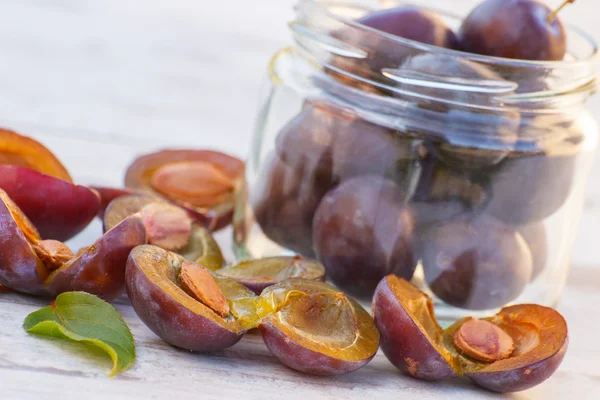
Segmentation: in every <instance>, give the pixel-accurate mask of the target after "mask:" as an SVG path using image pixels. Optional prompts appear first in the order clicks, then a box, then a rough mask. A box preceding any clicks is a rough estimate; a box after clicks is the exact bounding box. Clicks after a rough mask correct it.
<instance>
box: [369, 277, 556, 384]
mask: <svg viewBox="0 0 600 400" xmlns="http://www.w3.org/2000/svg"><path fill="white" fill-rule="evenodd" d="M373 311H374V315H375V324H376V325H377V328H378V329H379V331H380V332H381V347H382V350H383V352H384V354H385V355H386V357H387V358H388V359H389V360H390V361H391V362H392V363H393V364H394V365H396V367H398V368H399V369H400V370H401V371H402V372H404V373H406V374H408V375H411V376H414V377H416V378H420V379H426V380H441V379H448V378H452V377H455V376H457V375H465V376H467V377H469V378H470V379H471V380H473V381H474V382H475V383H476V384H477V385H479V386H481V387H484V388H486V389H488V390H491V391H495V392H516V391H521V390H525V389H529V388H531V387H533V386H536V385H538V384H540V383H542V382H543V381H545V380H546V379H548V378H549V377H550V376H551V375H552V374H553V373H554V372H555V371H556V369H557V368H558V366H559V365H560V363H561V362H562V359H563V358H564V355H565V352H566V349H567V346H568V332H567V325H566V322H565V320H564V318H563V317H562V316H561V315H560V314H559V313H558V312H557V311H555V310H553V309H551V308H548V307H543V306H540V305H536V304H523V305H515V306H510V307H505V308H503V309H501V310H500V311H499V312H498V313H497V314H496V315H494V316H492V317H489V318H482V319H473V318H464V319H462V320H459V321H457V322H456V323H455V324H453V325H451V326H450V327H448V328H447V329H446V330H442V328H441V327H440V326H439V324H438V323H437V321H436V318H435V314H434V313H433V304H432V301H431V299H430V298H429V296H427V295H426V294H425V293H423V292H421V291H420V290H419V289H417V288H416V287H415V286H413V285H412V284H410V283H409V282H407V281H405V280H404V279H402V278H399V277H396V276H394V275H390V276H388V277H386V278H384V279H383V280H382V281H381V283H380V284H379V286H378V288H377V291H376V293H375V298H374V300H373Z"/></svg>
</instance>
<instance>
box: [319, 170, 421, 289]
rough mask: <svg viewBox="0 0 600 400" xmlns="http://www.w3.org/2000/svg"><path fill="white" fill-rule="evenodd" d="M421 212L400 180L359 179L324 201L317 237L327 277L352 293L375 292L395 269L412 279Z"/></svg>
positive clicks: (370, 177) (320, 210) (350, 182)
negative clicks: (416, 212) (410, 201)
mask: <svg viewBox="0 0 600 400" xmlns="http://www.w3.org/2000/svg"><path fill="white" fill-rule="evenodd" d="M415 239H416V235H415V216H414V213H413V211H412V210H411V209H410V208H408V207H407V206H406V205H405V195H404V193H403V191H402V190H400V188H399V187H398V186H396V184H395V183H394V182H393V181H391V180H388V179H385V178H382V177H380V176H362V177H358V178H353V179H351V180H348V181H346V182H344V183H342V184H341V185H340V186H338V187H337V188H335V189H333V190H332V191H330V192H329V193H327V195H325V197H324V198H323V200H321V203H320V204H319V208H318V209H317V211H316V213H315V217H314V220H313V242H314V247H315V251H316V253H317V256H318V259H319V260H320V261H321V262H322V263H323V265H325V268H326V271H327V276H328V277H329V279H331V281H332V282H334V283H335V284H336V285H338V286H339V287H340V288H342V289H343V290H345V291H347V292H348V293H350V294H352V295H355V296H360V297H369V296H371V295H372V294H373V291H374V290H375V287H376V286H377V284H378V283H379V281H380V280H381V279H382V278H383V277H384V276H386V275H388V274H390V273H395V274H398V275H400V276H403V277H405V278H406V279H410V278H411V277H412V275H413V273H414V271H415V268H416V265H417V261H418V258H417V255H416V253H415V250H416V248H415V247H416V240H415Z"/></svg>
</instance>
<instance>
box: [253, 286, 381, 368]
mask: <svg viewBox="0 0 600 400" xmlns="http://www.w3.org/2000/svg"><path fill="white" fill-rule="evenodd" d="M260 297H261V299H263V308H262V309H260V307H259V312H262V314H263V315H265V316H264V317H263V318H262V319H261V321H260V324H259V329H260V331H261V332H262V334H263V339H264V341H265V344H266V345H267V347H268V348H269V350H270V351H271V352H272V353H273V354H274V355H275V356H276V357H277V358H278V359H279V360H280V361H281V362H282V363H283V364H285V365H286V366H288V367H290V368H293V369H296V370H298V371H301V372H305V373H309V374H315V375H337V374H343V373H347V372H351V371H354V370H356V369H358V368H360V367H362V366H363V365H365V364H366V363H368V362H369V361H370V360H371V359H372V358H373V357H374V356H375V353H376V352H377V349H378V348H379V333H378V332H377V329H376V328H375V325H374V323H373V320H372V318H371V316H370V315H369V314H368V313H367V311H365V309H364V308H362V307H361V306H360V305H359V304H358V303H356V302H355V301H354V300H352V299H351V298H349V297H347V296H346V295H345V294H343V293H342V292H340V291H339V290H337V289H335V288H334V287H332V286H330V285H327V284H325V283H322V282H317V281H307V280H303V279H288V280H286V281H283V282H281V283H279V284H276V285H273V286H270V287H268V288H266V289H265V290H264V291H263V293H262V294H261V296H260ZM265 305H266V306H265ZM265 308H266V309H268V312H265V310H264V309H265Z"/></svg>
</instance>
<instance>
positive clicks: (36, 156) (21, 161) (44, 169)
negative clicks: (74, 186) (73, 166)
mask: <svg viewBox="0 0 600 400" xmlns="http://www.w3.org/2000/svg"><path fill="white" fill-rule="evenodd" d="M0 164H9V165H16V166H20V167H25V168H29V169H33V170H35V171H38V172H40V173H42V174H45V175H49V176H52V177H55V178H57V179H62V180H63V181H67V182H73V180H72V179H71V176H70V175H69V172H67V169H66V168H65V167H64V165H62V163H61V162H60V161H59V160H58V158H56V156H55V155H54V154H52V152H51V151H50V150H48V149H47V148H46V147H45V146H44V145H43V144H41V143H40V142H38V141H37V140H34V139H32V138H30V137H27V136H23V135H20V134H18V133H17V132H14V131H10V130H8V129H2V128H0Z"/></svg>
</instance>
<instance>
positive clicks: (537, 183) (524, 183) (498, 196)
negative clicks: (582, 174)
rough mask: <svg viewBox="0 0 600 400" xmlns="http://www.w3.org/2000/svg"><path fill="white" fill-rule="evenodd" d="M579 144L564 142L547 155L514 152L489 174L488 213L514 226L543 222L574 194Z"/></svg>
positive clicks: (549, 150) (550, 150) (546, 151)
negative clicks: (489, 196)
mask: <svg viewBox="0 0 600 400" xmlns="http://www.w3.org/2000/svg"><path fill="white" fill-rule="evenodd" d="M576 155H577V145H569V144H568V143H562V144H560V145H559V146H557V147H556V148H550V149H547V150H545V151H543V152H535V153H527V152H514V153H511V154H510V155H508V156H507V157H506V158H505V159H504V160H503V161H502V162H501V163H500V164H499V165H498V166H497V167H496V168H494V169H493V170H491V171H490V172H489V174H488V177H489V184H490V191H491V194H492V195H491V198H490V201H489V202H488V204H487V205H486V212H487V213H489V214H491V215H493V216H495V217H496V218H498V219H500V220H502V221H504V222H506V223H508V224H512V225H527V224H531V223H534V222H538V221H541V220H543V219H545V218H546V217H549V216H551V215H553V214H554V213H555V212H557V211H558V210H559V209H560V208H561V207H562V205H563V204H564V203H565V202H566V201H567V199H568V198H569V196H570V194H571V189H572V185H573V179H574V177H575V169H576V162H577V156H576Z"/></svg>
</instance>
